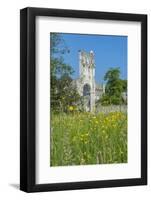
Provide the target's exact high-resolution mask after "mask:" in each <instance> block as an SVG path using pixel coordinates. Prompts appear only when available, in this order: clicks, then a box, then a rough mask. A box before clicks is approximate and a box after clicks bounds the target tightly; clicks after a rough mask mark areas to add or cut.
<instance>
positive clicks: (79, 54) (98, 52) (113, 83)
mask: <svg viewBox="0 0 151 200" xmlns="http://www.w3.org/2000/svg"><path fill="white" fill-rule="evenodd" d="M20 84H21V85H20V189H21V190H23V191H26V192H40V191H54V190H70V189H89V188H104V187H120V186H132V185H146V184H147V16H146V15H143V14H125V13H109V12H94V11H82V10H80V11H77V10H61V9H60V10H59V9H47V8H25V9H22V10H21V12H20Z"/></svg>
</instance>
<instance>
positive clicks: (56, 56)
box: [50, 33, 79, 112]
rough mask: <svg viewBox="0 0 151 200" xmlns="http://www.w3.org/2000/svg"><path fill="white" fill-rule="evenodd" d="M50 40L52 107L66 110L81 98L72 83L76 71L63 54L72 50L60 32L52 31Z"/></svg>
mask: <svg viewBox="0 0 151 200" xmlns="http://www.w3.org/2000/svg"><path fill="white" fill-rule="evenodd" d="M50 41H51V45H50V46H51V48H50V52H51V53H50V56H51V57H50V68H51V70H50V71H51V72H50V73H51V109H52V110H53V111H55V112H60V111H64V112H66V111H67V107H68V106H69V105H72V104H75V102H76V101H77V100H78V98H79V95H78V93H77V91H76V88H75V87H74V86H73V85H72V78H71V76H72V74H73V73H74V71H73V69H72V67H71V66H70V65H68V64H66V63H65V62H64V59H63V55H64V54H65V53H69V52H70V51H69V49H68V48H67V47H66V46H65V43H64V41H63V39H62V37H61V35H60V34H59V33H51V35H50Z"/></svg>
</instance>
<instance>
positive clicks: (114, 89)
mask: <svg viewBox="0 0 151 200" xmlns="http://www.w3.org/2000/svg"><path fill="white" fill-rule="evenodd" d="M104 80H105V81H107V83H106V87H105V94H104V95H103V96H102V98H101V103H102V105H110V104H114V105H119V104H122V103H123V98H122V93H123V92H127V80H122V79H120V69H119V68H111V69H109V70H108V71H107V72H106V74H105V76H104Z"/></svg>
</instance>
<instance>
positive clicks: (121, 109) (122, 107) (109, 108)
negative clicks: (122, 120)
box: [96, 105, 127, 113]
mask: <svg viewBox="0 0 151 200" xmlns="http://www.w3.org/2000/svg"><path fill="white" fill-rule="evenodd" d="M117 111H118V112H127V105H110V106H101V105H99V106H97V108H96V112H103V113H110V112H117Z"/></svg>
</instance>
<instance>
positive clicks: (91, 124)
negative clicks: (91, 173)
mask: <svg viewBox="0 0 151 200" xmlns="http://www.w3.org/2000/svg"><path fill="white" fill-rule="evenodd" d="M50 140H51V141H50V142H51V145H50V146H51V149H50V157H51V158H50V165H51V166H67V165H89V164H110V163H126V162H127V114H126V113H122V112H111V113H108V114H103V113H101V112H100V113H98V114H93V113H89V112H74V111H73V110H72V109H71V108H70V112H69V113H60V114H54V113H51V137H50Z"/></svg>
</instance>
